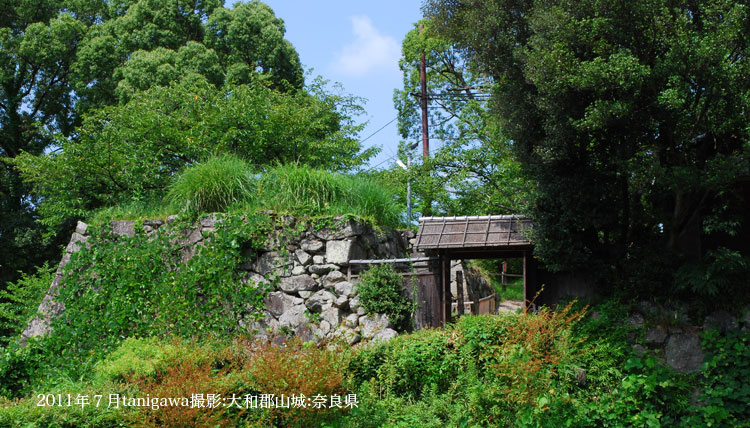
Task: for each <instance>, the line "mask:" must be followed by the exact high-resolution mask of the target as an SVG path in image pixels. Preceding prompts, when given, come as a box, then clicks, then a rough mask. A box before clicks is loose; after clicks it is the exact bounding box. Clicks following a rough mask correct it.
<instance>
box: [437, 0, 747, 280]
mask: <svg viewBox="0 0 750 428" xmlns="http://www.w3.org/2000/svg"><path fill="white" fill-rule="evenodd" d="M424 11H425V14H426V15H427V16H429V17H430V19H432V20H433V22H434V23H435V24H436V26H437V27H438V31H439V33H440V34H441V35H442V36H444V37H446V38H447V39H449V40H451V41H453V42H455V43H457V45H458V46H459V47H460V48H461V49H462V51H463V52H464V53H465V54H466V55H468V56H469V57H470V58H472V60H473V61H475V62H476V63H477V64H478V65H479V66H481V67H482V69H483V70H485V71H486V72H488V73H490V75H491V76H493V78H494V81H495V83H496V89H495V92H494V103H493V105H494V109H493V111H494V117H495V118H496V120H497V121H498V124H499V126H501V128H502V129H503V132H504V133H505V134H507V135H508V136H509V137H510V138H511V139H512V140H513V147H514V149H515V151H516V154H517V156H518V157H519V159H520V160H521V162H522V166H523V169H524V173H525V174H526V175H527V177H529V178H530V179H531V180H533V182H534V186H535V198H534V204H533V215H534V219H535V226H536V231H537V237H536V239H537V250H538V253H539V254H540V255H541V256H542V257H543V259H544V260H546V261H547V263H548V265H549V266H551V267H553V268H558V269H562V268H571V267H576V266H592V265H593V266H598V267H600V268H601V269H602V270H607V269H610V268H612V267H615V268H618V267H623V266H624V265H625V264H627V262H628V261H629V260H633V261H637V262H638V263H642V262H643V261H644V259H643V258H642V255H643V254H642V253H643V252H644V251H645V249H647V248H651V249H653V250H655V251H652V253H651V255H652V256H654V257H657V256H658V255H659V254H664V253H666V252H670V251H672V252H674V253H675V254H677V255H678V256H679V257H681V258H682V259H683V260H686V261H688V262H689V263H701V259H702V258H703V257H709V258H710V257H711V256H712V254H713V256H714V258H715V256H716V254H717V253H715V252H714V253H712V254H710V253H709V252H707V251H706V249H705V248H704V247H703V245H702V243H703V242H705V239H706V238H711V239H713V240H714V242H725V243H727V242H730V241H731V239H730V238H731V235H732V234H737V233H742V231H741V230H740V227H741V222H740V221H739V219H741V218H742V215H743V214H744V213H743V212H742V209H743V208H742V205H741V197H742V194H741V192H739V191H738V189H740V188H742V186H745V188H747V175H748V173H747V171H748V164H749V161H750V146H749V145H748V129H750V128H749V127H748V118H747V114H746V112H747V111H748V107H750V106H749V105H748V102H750V79H748V76H749V75H750V74H748V71H750V70H749V62H750V59H749V58H750V38H748V37H747V35H748V34H750V33H749V32H748V30H750V17H749V16H748V13H749V12H750V11H749V10H748V5H747V3H746V2H734V1H729V0H699V1H692V2H674V1H664V0H636V1H630V2H598V1H584V2H570V1H558V0H551V1H548V0H545V1H531V2H519V1H515V0H490V1H484V0H482V1H480V0H462V1H449V0H427V1H426V2H425V3H424ZM742 182H744V183H745V184H744V185H743V184H742ZM746 193H747V192H746ZM745 221H747V219H745ZM746 232H747V229H745V232H744V233H746ZM639 253H640V254H639ZM724 254H734V255H737V252H736V251H734V253H732V251H731V249H730V251H729V253H726V252H724ZM704 261H705V260H704ZM652 263H653V259H652Z"/></svg>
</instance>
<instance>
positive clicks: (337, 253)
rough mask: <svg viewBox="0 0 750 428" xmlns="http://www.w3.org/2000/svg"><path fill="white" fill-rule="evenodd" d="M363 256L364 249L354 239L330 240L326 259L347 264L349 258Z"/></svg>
mask: <svg viewBox="0 0 750 428" xmlns="http://www.w3.org/2000/svg"><path fill="white" fill-rule="evenodd" d="M363 257H364V251H363V250H362V248H361V247H360V246H359V244H357V243H356V242H354V241H329V242H328V244H327V245H326V260H328V263H334V264H337V265H347V264H348V263H349V260H353V259H361V258H363Z"/></svg>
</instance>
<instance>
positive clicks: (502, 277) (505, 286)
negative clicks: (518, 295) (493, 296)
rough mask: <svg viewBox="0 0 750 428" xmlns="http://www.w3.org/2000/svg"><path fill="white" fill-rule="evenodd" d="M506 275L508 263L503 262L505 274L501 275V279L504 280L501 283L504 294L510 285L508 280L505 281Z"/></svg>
mask: <svg viewBox="0 0 750 428" xmlns="http://www.w3.org/2000/svg"><path fill="white" fill-rule="evenodd" d="M506 273H508V262H507V261H504V262H503V274H502V275H500V278H501V280H502V281H501V282H502V284H503V293H505V290H506V289H507V285H508V283H507V280H506V279H505V274H506Z"/></svg>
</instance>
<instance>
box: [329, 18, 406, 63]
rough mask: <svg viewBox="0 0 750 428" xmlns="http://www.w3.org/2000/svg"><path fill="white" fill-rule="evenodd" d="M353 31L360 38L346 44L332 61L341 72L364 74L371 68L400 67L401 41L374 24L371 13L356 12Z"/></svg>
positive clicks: (353, 19)
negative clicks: (361, 13)
mask: <svg viewBox="0 0 750 428" xmlns="http://www.w3.org/2000/svg"><path fill="white" fill-rule="evenodd" d="M351 20H352V31H353V32H354V35H355V36H356V39H354V41H352V42H351V43H349V44H347V45H346V46H344V47H343V48H342V49H341V50H340V51H339V52H338V53H337V54H336V59H335V60H334V61H333V63H332V64H331V68H332V69H333V71H334V72H336V73H338V74H344V75H349V76H356V77H359V76H364V75H366V74H368V73H370V72H371V71H375V70H382V69H390V70H391V71H396V72H397V71H398V60H399V58H400V56H401V45H400V44H399V43H398V42H396V40H395V39H394V38H393V37H390V36H387V35H384V34H382V33H380V31H378V29H377V28H375V27H374V26H373V25H372V21H371V20H370V18H368V17H367V16H353V17H352V18H351Z"/></svg>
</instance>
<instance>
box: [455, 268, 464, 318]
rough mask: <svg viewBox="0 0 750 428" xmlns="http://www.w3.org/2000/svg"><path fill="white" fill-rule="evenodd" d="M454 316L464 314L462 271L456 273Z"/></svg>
mask: <svg viewBox="0 0 750 428" xmlns="http://www.w3.org/2000/svg"><path fill="white" fill-rule="evenodd" d="M456 294H457V295H458V296H457V298H456V314H457V315H458V316H461V315H463V314H464V273H463V271H460V270H457V271H456Z"/></svg>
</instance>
